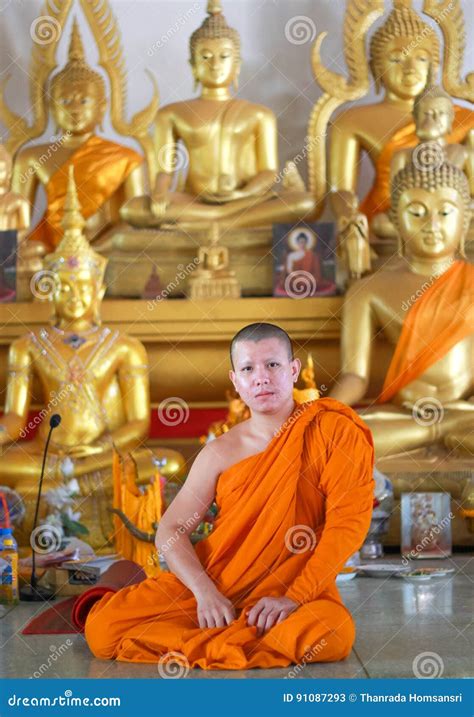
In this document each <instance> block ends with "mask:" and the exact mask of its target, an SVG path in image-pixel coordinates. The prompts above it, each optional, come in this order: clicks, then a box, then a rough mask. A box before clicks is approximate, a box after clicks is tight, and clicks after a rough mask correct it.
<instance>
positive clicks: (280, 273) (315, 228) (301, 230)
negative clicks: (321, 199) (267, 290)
mask: <svg viewBox="0 0 474 717" xmlns="http://www.w3.org/2000/svg"><path fill="white" fill-rule="evenodd" d="M335 252H336V242H335V230H334V224H333V223H331V222H320V223H312V224H306V223H302V224H298V225H296V226H295V225H294V224H275V225H274V226H273V257H274V262H275V263H274V273H273V296H282V297H290V298H293V299H305V298H307V297H310V296H332V295H334V294H336V293H337V288H336V281H335V276H336V263H335Z"/></svg>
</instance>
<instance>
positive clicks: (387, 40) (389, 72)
mask: <svg viewBox="0 0 474 717" xmlns="http://www.w3.org/2000/svg"><path fill="white" fill-rule="evenodd" d="M411 5H412V3H411V0H394V1H393V9H392V11H391V12H390V14H389V16H388V17H387V19H386V20H385V22H384V23H383V24H382V25H381V26H380V27H379V28H378V29H377V30H376V31H375V32H374V34H373V35H372V37H371V39H370V58H369V66H367V60H366V56H365V53H366V50H365V39H366V35H367V33H368V30H369V29H370V27H371V25H372V24H373V22H374V21H375V20H376V19H377V17H379V16H380V15H381V14H382V12H383V3H373V2H369V0H349V4H348V7H347V11H346V17H345V25H344V37H345V38H347V40H346V44H345V48H344V50H345V57H346V62H347V65H348V68H349V71H350V79H349V80H346V79H345V78H344V77H342V76H340V75H337V74H335V73H334V72H331V71H330V70H328V69H327V68H326V67H325V66H324V65H323V63H322V61H321V57H320V46H321V42H322V40H323V38H324V35H325V33H324V34H321V35H320V36H319V37H318V38H317V39H316V44H315V48H314V53H313V72H314V76H315V79H316V81H317V82H318V83H319V84H320V86H321V87H322V89H323V90H324V92H325V94H324V95H323V96H322V97H321V98H320V99H319V100H318V102H317V104H316V105H315V108H314V110H313V114H312V117H311V120H310V127H309V136H310V139H311V138H317V137H319V136H320V135H321V134H323V133H324V132H325V130H326V128H327V124H328V121H329V118H330V117H331V114H332V113H333V112H334V111H335V110H336V109H337V107H339V106H340V105H342V104H344V103H347V102H351V103H353V102H354V101H355V100H357V99H361V98H362V97H364V96H365V95H366V94H367V92H368V90H369V77H370V76H369V71H370V73H371V74H372V77H373V79H374V81H375V88H376V90H377V92H380V91H382V90H383V91H384V97H383V99H382V100H381V101H380V102H377V103H370V104H365V105H353V104H352V105H351V106H347V105H346V106H345V107H344V109H343V111H342V112H340V113H339V115H337V116H336V118H335V119H334V120H331V132H330V140H329V150H328V159H327V163H328V167H327V170H326V156H325V154H324V152H325V149H324V145H323V143H314V148H312V144H310V149H311V151H310V155H309V165H310V189H312V190H313V191H314V193H315V197H316V201H317V203H318V206H320V205H321V203H322V200H323V197H324V196H325V194H326V192H327V191H330V192H332V193H334V194H335V195H336V197H337V194H338V193H339V192H350V193H352V194H354V195H355V196H357V195H358V179H359V166H360V160H361V154H362V152H365V153H367V155H368V156H369V158H370V160H371V161H372V163H373V165H374V168H375V180H374V183H373V186H372V188H371V190H370V191H369V193H368V194H367V196H366V197H365V198H364V199H363V201H362V202H361V204H360V207H359V209H358V211H360V212H362V213H363V214H365V215H366V216H367V218H368V220H369V224H372V220H373V218H374V216H375V215H376V214H378V213H380V212H386V211H388V209H389V206H390V165H391V161H392V158H393V156H394V154H395V153H396V152H398V151H400V150H401V149H403V148H405V147H413V146H415V145H416V144H417V142H418V139H417V136H416V134H415V125H414V122H413V115H412V112H413V106H414V101H415V98H416V97H417V96H418V95H420V93H421V92H422V90H423V89H424V88H425V86H426V85H427V83H431V82H433V80H434V78H435V77H436V74H437V71H438V68H439V65H440V43H439V39H438V36H437V34H436V31H435V29H434V28H433V27H431V26H430V25H428V24H427V23H425V22H424V21H423V20H422V19H421V17H420V16H419V15H418V13H417V12H415V10H414V9H413V8H412V7H411ZM443 6H444V8H445V7H446V4H445V3H443ZM441 10H443V8H442V7H440V5H439V4H437V3H433V2H431V0H425V3H424V5H423V11H424V13H425V14H427V15H429V16H430V17H432V18H433V19H434V20H435V21H436V23H437V25H438V27H440V28H441V30H442V32H443V36H444V41H445V45H446V47H449V53H448V55H447V54H446V53H445V58H446V59H445V63H444V66H443V84H444V87H445V88H446V89H448V90H449V92H450V94H451V95H452V96H454V97H460V98H464V99H469V98H470V99H471V101H472V82H470V83H469V82H467V81H466V83H465V84H463V83H462V82H461V81H460V80H458V76H457V75H458V73H459V71H460V67H462V57H463V47H464V45H463V43H464V38H465V30H464V27H463V15H462V9H461V7H460V5H459V2H458V0H453V2H451V3H450V5H449V11H448V12H446V10H445V9H444V11H443V12H441ZM354 38H355V40H354ZM471 79H472V77H471ZM472 128H474V113H473V112H472V111H471V110H468V109H467V108H465V107H461V106H455V108H454V117H453V123H452V131H451V132H450V133H449V135H448V136H447V137H446V141H447V142H448V143H456V142H466V143H470V142H471V143H472V141H473V138H472ZM333 210H334V211H335V212H336V213H337V211H341V210H342V211H346V210H348V203H347V202H346V203H344V202H342V203H336V204H335V205H334V203H333ZM348 216H350V215H348Z"/></svg>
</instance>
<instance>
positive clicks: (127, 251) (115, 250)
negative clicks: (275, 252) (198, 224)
mask: <svg viewBox="0 0 474 717" xmlns="http://www.w3.org/2000/svg"><path fill="white" fill-rule="evenodd" d="M208 242H209V230H206V231H193V232H190V231H184V230H182V229H178V228H170V229H156V230H149V229H133V228H132V227H125V228H123V229H122V228H121V229H120V230H118V231H117V232H116V233H115V234H114V236H113V237H112V239H111V240H110V244H111V246H109V247H107V248H106V249H104V250H101V249H100V246H97V247H95V248H96V249H97V250H98V251H100V253H101V254H103V256H106V257H107V258H108V260H109V264H108V266H107V273H106V284H107V296H116V297H123V298H126V297H140V296H142V294H143V290H144V288H145V284H146V282H147V280H148V278H149V277H150V274H151V272H152V269H153V266H154V265H155V266H156V268H157V273H158V276H159V279H160V283H161V286H162V292H164V295H165V297H166V298H168V297H178V296H184V295H185V294H186V291H187V287H188V276H190V274H191V273H192V272H193V270H194V268H195V267H196V266H197V256H198V250H199V247H201V246H204V245H206V244H208ZM219 244H220V245H222V246H224V247H226V248H227V249H228V250H229V268H230V269H231V270H232V271H233V272H234V273H235V276H236V279H237V282H238V283H239V284H240V286H241V287H242V293H243V295H244V296H269V295H270V296H271V294H272V286H273V256H272V253H271V250H272V228H271V227H260V228H256V229H235V230H232V231H228V232H223V233H222V237H221V238H220V240H219Z"/></svg>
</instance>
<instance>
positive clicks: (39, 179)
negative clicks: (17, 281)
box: [13, 21, 144, 260]
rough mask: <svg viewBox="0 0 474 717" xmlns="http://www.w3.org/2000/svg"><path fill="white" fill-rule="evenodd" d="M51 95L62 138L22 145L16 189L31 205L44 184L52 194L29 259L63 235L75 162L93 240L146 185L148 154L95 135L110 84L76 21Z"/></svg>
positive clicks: (25, 254) (26, 251)
mask: <svg viewBox="0 0 474 717" xmlns="http://www.w3.org/2000/svg"><path fill="white" fill-rule="evenodd" d="M49 94H50V98H51V100H50V102H51V104H50V109H51V111H52V115H53V118H54V121H55V123H56V127H57V130H58V131H59V132H60V135H59V137H58V139H57V140H55V141H54V142H52V143H47V144H37V145H32V146H29V147H27V148H25V149H22V150H21V151H19V152H18V154H17V156H16V158H15V163H14V173H13V189H14V190H15V191H16V192H18V193H19V194H21V195H22V196H23V197H24V198H25V199H26V200H27V201H28V203H29V205H30V206H31V207H34V205H35V201H36V193H37V190H38V187H39V186H40V185H42V186H44V188H45V191H46V197H47V208H46V212H45V214H44V216H43V217H42V219H41V220H40V222H39V224H38V225H37V226H36V227H35V228H34V230H33V232H32V233H31V234H30V235H29V237H28V242H27V244H26V245H24V246H22V258H24V259H25V260H27V259H28V258H30V257H32V256H35V255H36V256H38V255H40V256H42V255H44V254H45V253H46V252H47V251H51V250H53V249H54V248H55V247H56V246H57V244H58V243H59V241H60V239H61V235H62V231H61V221H62V214H63V207H64V200H65V196H66V191H67V183H68V169H69V167H74V172H75V177H76V180H77V184H78V193H79V200H80V204H81V208H82V213H83V216H84V217H85V219H86V225H85V233H86V236H87V238H88V239H89V240H90V241H94V240H97V239H98V238H99V237H105V236H106V235H107V232H108V230H110V229H111V227H112V226H113V225H114V224H116V223H117V222H118V221H119V208H120V206H121V205H122V204H123V203H124V202H125V201H127V200H128V199H130V198H131V197H133V196H136V195H139V194H142V193H143V187H144V177H143V157H141V156H140V155H139V154H138V153H137V152H134V151H133V150H131V149H129V148H127V147H124V146H122V145H119V144H117V143H116V142H111V141H108V140H106V139H103V138H101V137H99V136H98V135H97V134H95V132H96V130H97V128H100V127H101V124H102V121H103V118H104V114H105V111H106V109H107V95H106V87H105V83H104V80H103V78H102V77H101V75H99V74H98V73H97V72H95V71H94V70H92V69H91V67H89V65H88V64H87V62H86V59H85V55H84V48H83V44H82V40H81V36H80V34H79V29H78V25H77V22H76V21H74V24H73V28H72V33H71V40H70V45H69V53H68V61H67V63H66V65H65V66H64V68H63V69H62V70H61V71H60V72H58V73H57V74H56V75H54V76H53V78H52V80H51V85H50V90H49Z"/></svg>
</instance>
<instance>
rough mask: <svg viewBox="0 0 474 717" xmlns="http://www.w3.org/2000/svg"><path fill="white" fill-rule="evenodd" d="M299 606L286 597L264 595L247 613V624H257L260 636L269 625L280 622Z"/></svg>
mask: <svg viewBox="0 0 474 717" xmlns="http://www.w3.org/2000/svg"><path fill="white" fill-rule="evenodd" d="M298 607H299V605H298V603H297V602H295V601H294V600H290V598H287V597H264V598H260V600H259V601H258V603H257V604H256V605H254V606H253V608H251V609H250V610H249V611H248V613H247V625H250V626H253V625H256V626H257V635H258V636H259V637H260V636H261V635H263V633H265V632H267V630H269V629H270V628H271V627H273V626H274V625H277V624H278V623H279V622H282V621H283V620H284V619H285V618H286V617H288V615H290V613H292V612H293V611H294V610H296V609H297V608H298Z"/></svg>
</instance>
